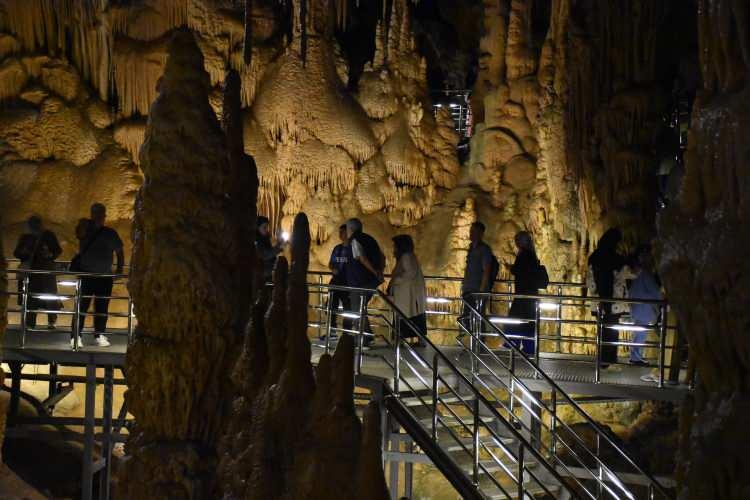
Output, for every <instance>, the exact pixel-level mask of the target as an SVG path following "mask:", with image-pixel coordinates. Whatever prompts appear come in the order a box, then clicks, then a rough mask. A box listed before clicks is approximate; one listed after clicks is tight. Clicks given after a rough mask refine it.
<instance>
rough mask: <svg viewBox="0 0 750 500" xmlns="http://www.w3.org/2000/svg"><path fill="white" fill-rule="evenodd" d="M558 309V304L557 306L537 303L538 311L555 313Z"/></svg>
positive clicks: (551, 303) (552, 303) (553, 303)
mask: <svg viewBox="0 0 750 500" xmlns="http://www.w3.org/2000/svg"><path fill="white" fill-rule="evenodd" d="M559 307H560V304H557V303H555V302H540V303H539V310H540V311H555V310H557V309H558V308H559Z"/></svg>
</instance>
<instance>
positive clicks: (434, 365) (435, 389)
mask: <svg viewBox="0 0 750 500" xmlns="http://www.w3.org/2000/svg"><path fill="white" fill-rule="evenodd" d="M439 385H440V384H439V382H438V356H437V354H435V355H434V356H433V357H432V440H433V441H435V442H437V420H438V415H437V411H438V409H437V406H438V389H439Z"/></svg>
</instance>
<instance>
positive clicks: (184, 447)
mask: <svg viewBox="0 0 750 500" xmlns="http://www.w3.org/2000/svg"><path fill="white" fill-rule="evenodd" d="M168 47H169V58H168V60H167V64H166V67H165V71H164V76H163V77H162V78H161V79H160V81H159V96H158V97H157V99H156V100H155V101H154V103H153V105H152V106H151V110H150V113H149V121H148V125H147V127H146V139H145V142H144V145H143V148H142V149H141V168H142V169H143V172H144V174H145V182H144V185H143V187H142V188H141V190H140V192H139V194H138V198H137V201H136V210H135V212H136V215H135V222H134V228H133V242H134V249H133V256H132V261H131V265H132V269H131V276H130V281H129V285H128V286H129V290H130V294H131V296H132V297H133V302H134V307H135V310H136V313H137V315H138V326H137V328H136V332H135V336H134V341H133V343H132V344H131V345H130V347H129V349H128V353H127V363H126V371H127V374H128V385H129V391H128V393H127V394H126V399H127V403H128V408H129V411H130V412H131V413H132V414H133V415H134V416H135V418H136V422H137V427H136V429H135V430H134V432H133V434H132V436H131V438H130V439H129V441H128V448H127V453H128V455H129V457H128V459H127V461H126V463H125V464H124V467H123V474H122V481H120V483H119V484H121V485H122V491H121V494H122V495H123V497H125V498H208V497H209V496H210V495H209V491H210V488H211V487H212V486H213V480H214V474H215V467H216V446H217V443H218V441H219V438H220V437H221V435H222V433H223V431H224V426H225V418H226V414H227V412H228V409H229V408H228V407H229V401H230V399H231V393H232V384H231V382H230V380H229V374H230V370H231V367H232V365H233V362H234V360H235V358H236V351H237V349H238V347H239V345H241V338H242V332H243V329H244V325H245V323H246V320H247V317H248V314H249V311H250V294H251V290H252V266H253V262H254V259H253V253H254V252H253V249H252V248H253V247H252V240H251V238H250V237H249V236H248V235H249V231H248V227H249V226H250V225H251V224H250V223H251V221H252V218H253V217H252V216H253V212H252V211H251V210H249V209H248V208H249V207H248V203H247V198H246V195H247V192H246V190H247V189H248V188H249V189H250V190H253V185H252V183H253V182H254V176H255V175H254V174H255V172H254V171H249V172H246V171H244V170H245V169H248V168H249V165H250V164H249V162H248V161H244V162H243V161H242V158H239V161H237V160H238V158H237V156H236V153H237V148H236V138H237V136H238V135H239V133H238V132H236V131H235V129H234V128H233V127H236V126H237V125H238V123H239V122H238V120H236V118H235V117H234V116H233V114H234V113H236V110H228V111H229V112H228V113H227V116H228V117H232V119H228V120H227V121H226V122H225V129H226V130H227V137H229V138H230V139H229V141H227V138H226V137H225V135H224V134H223V133H222V129H221V126H220V124H219V121H218V120H217V119H216V116H215V114H214V112H213V110H212V108H211V106H210V104H209V101H208V93H209V89H210V85H209V75H208V73H207V72H206V71H205V70H204V65H203V56H202V54H201V51H200V49H199V48H198V45H197V44H196V42H195V39H194V37H193V35H192V34H191V33H190V32H188V31H179V32H177V33H176V34H175V35H174V37H173V38H172V40H171V41H170V42H169V46H168ZM232 80H235V81H236V79H234V78H230V79H229V80H228V87H229V88H228V89H227V99H226V102H227V103H228V104H231V103H232V101H233V99H232V96H235V99H234V101H235V103H236V96H237V91H236V88H232ZM227 143H229V147H228V145H227ZM241 154H242V153H241V150H240V155H241ZM245 160H246V159H245Z"/></svg>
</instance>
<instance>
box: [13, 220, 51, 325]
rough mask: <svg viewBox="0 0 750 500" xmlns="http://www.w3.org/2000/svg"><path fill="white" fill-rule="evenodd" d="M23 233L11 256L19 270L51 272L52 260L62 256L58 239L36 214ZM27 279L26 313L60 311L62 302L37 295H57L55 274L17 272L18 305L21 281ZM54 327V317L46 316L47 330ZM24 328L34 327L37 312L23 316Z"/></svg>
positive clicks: (21, 286) (28, 221) (22, 282)
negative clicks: (42, 310)
mask: <svg viewBox="0 0 750 500" xmlns="http://www.w3.org/2000/svg"><path fill="white" fill-rule="evenodd" d="M26 228H27V231H28V232H26V233H24V234H22V235H21V237H20V238H19V239H18V244H16V249H15V250H14V251H13V255H14V256H15V257H16V258H17V259H19V260H20V261H21V263H20V265H19V266H18V269H22V270H37V271H54V270H55V269H56V266H55V259H57V258H58V257H59V256H60V254H61V253H62V249H61V248H60V243H59V242H58V241H57V236H55V233H53V232H52V231H48V230H47V229H45V228H44V225H43V224H42V219H41V218H40V217H39V216H38V215H32V216H31V217H29V219H28V220H27V221H26ZM26 277H28V279H29V282H28V290H26V292H27V293H28V295H27V297H26V309H27V311H34V310H38V309H46V310H48V311H59V310H60V309H61V308H62V302H61V301H60V299H58V298H46V299H40V298H39V297H38V295H41V294H44V295H57V278H56V276H55V275H54V274H37V273H18V274H17V275H16V279H17V280H18V292H19V295H18V305H19V306H22V305H23V295H21V292H23V291H24V290H23V284H24V278H26ZM56 324H57V314H55V313H47V328H48V329H49V330H54V329H55V326H56ZM26 327H27V328H32V329H33V328H36V313H35V312H27V313H26Z"/></svg>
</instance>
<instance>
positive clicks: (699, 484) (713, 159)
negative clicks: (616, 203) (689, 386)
mask: <svg viewBox="0 0 750 500" xmlns="http://www.w3.org/2000/svg"><path fill="white" fill-rule="evenodd" d="M698 16H699V17H698V27H699V33H700V47H701V51H700V54H701V59H700V63H701V64H700V67H701V73H702V81H703V83H702V87H701V89H700V91H699V93H698V96H697V99H696V103H695V107H694V110H693V115H692V119H691V124H692V127H691V133H690V137H689V140H688V150H687V154H686V171H685V177H684V180H683V182H682V184H681V190H680V193H679V197H678V199H677V202H676V203H675V205H674V206H672V207H671V208H670V209H668V210H667V211H666V212H665V213H663V214H662V215H661V216H660V217H659V221H658V239H659V243H660V250H661V252H660V253H661V259H660V260H661V272H662V275H663V276H664V279H665V282H666V286H667V291H668V293H669V296H670V297H671V299H672V301H673V302H674V304H675V308H676V310H677V314H678V317H679V321H680V325H681V327H682V328H683V331H684V332H685V333H686V334H687V337H688V339H689V342H690V348H691V350H692V352H691V354H692V355H693V357H694V359H695V362H696V364H697V373H698V382H697V388H696V392H695V395H694V397H691V398H690V399H689V400H688V401H687V403H686V405H685V407H684V408H683V411H682V425H681V431H680V432H681V450H680V457H679V458H680V461H679V463H680V468H679V475H680V478H681V482H682V485H683V487H682V492H681V498H685V499H698V498H726V499H739V498H746V497H747V495H748V492H749V491H750V490H749V489H748V488H749V487H748V480H747V477H748V473H749V472H750V471H748V461H747V459H746V458H745V449H746V446H747V437H746V436H747V431H746V426H747V412H748V408H749V404H750V395H749V394H748V383H749V381H750V379H749V378H748V374H749V373H750V363H749V362H748V359H750V358H749V357H748V349H749V348H750V347H749V346H750V344H749V343H748V340H747V332H748V329H749V328H750V317H749V316H748V310H747V300H746V298H745V297H746V294H747V290H748V288H750V281H749V280H750V278H749V277H750V268H749V267H748V259H747V245H748V241H750V231H748V224H747V221H748V217H749V216H750V212H748V210H750V201H749V200H750V199H749V198H748V192H749V191H748V189H750V176H748V169H749V168H750V144H749V143H748V140H747V138H748V133H747V131H748V127H750V107H749V106H750V104H749V103H750V100H749V99H748V98H749V97H750V78H748V75H749V74H750V50H749V49H750V7H748V5H747V3H745V2H731V1H717V2H706V1H700V2H698Z"/></svg>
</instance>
